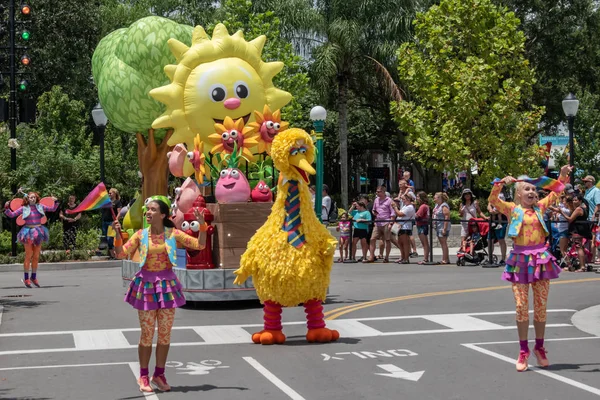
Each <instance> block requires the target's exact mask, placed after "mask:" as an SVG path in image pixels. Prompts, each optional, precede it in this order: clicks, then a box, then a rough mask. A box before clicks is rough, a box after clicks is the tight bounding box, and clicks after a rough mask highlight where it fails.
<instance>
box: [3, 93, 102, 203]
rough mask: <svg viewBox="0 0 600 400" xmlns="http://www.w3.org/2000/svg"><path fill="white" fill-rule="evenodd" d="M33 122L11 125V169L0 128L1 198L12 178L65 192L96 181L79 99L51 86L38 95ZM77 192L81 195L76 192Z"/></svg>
mask: <svg viewBox="0 0 600 400" xmlns="http://www.w3.org/2000/svg"><path fill="white" fill-rule="evenodd" d="M38 113H39V116H38V119H37V123H36V124H32V125H26V124H21V125H19V126H18V130H17V140H18V142H19V145H20V148H19V149H18V150H17V170H16V171H14V172H10V173H9V172H8V171H10V151H9V150H10V149H9V148H8V146H6V143H7V142H8V138H9V137H10V134H9V132H8V130H6V129H5V130H3V131H2V133H1V134H0V136H1V138H0V141H1V143H3V146H1V147H0V171H4V172H3V173H1V174H0V181H1V182H2V194H3V197H4V198H10V197H12V196H13V195H14V193H10V192H9V188H10V187H11V185H12V184H15V185H17V187H22V188H24V189H26V190H35V191H38V192H40V194H42V195H50V194H53V195H54V196H56V197H58V198H65V197H66V196H67V195H68V194H70V193H77V194H78V195H79V196H81V195H86V194H87V193H88V192H89V190H90V188H91V187H93V186H94V185H95V184H96V183H97V182H98V175H99V168H98V165H99V157H98V152H97V148H94V147H92V143H91V141H92V138H91V136H90V135H89V131H88V130H87V119H86V116H87V112H86V110H85V105H84V103H83V102H82V101H79V100H72V99H71V98H70V97H69V96H68V95H67V94H66V93H64V91H63V89H62V88H60V87H58V86H55V87H53V88H52V90H51V91H49V92H47V93H44V94H43V95H42V96H41V97H40V99H39V101H38ZM80 198H81V197H80Z"/></svg>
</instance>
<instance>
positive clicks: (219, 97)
mask: <svg viewBox="0 0 600 400" xmlns="http://www.w3.org/2000/svg"><path fill="white" fill-rule="evenodd" d="M225 97H227V89H225V86H223V85H221V84H220V83H217V84H214V85H212V86H211V87H210V98H211V99H212V101H214V102H215V103H218V102H220V101H223V100H225Z"/></svg>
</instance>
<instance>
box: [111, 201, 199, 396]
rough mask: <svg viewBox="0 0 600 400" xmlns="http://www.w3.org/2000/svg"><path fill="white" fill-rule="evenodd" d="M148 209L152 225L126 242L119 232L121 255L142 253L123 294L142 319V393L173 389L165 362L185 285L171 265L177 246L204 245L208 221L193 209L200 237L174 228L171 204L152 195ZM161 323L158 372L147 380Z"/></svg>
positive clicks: (117, 245)
mask: <svg viewBox="0 0 600 400" xmlns="http://www.w3.org/2000/svg"><path fill="white" fill-rule="evenodd" d="M166 201H168V200H166ZM146 207H147V211H146V222H147V223H148V225H149V227H148V228H147V229H141V230H139V231H137V232H136V233H134V234H133V235H132V236H131V238H130V239H129V240H128V241H127V243H126V244H125V245H123V240H122V239H121V237H120V236H117V237H116V238H115V251H116V253H117V254H116V255H117V258H126V257H127V256H131V255H133V254H134V253H135V251H136V250H139V252H140V264H139V265H140V270H139V271H138V272H137V273H136V274H135V277H134V278H133V280H132V281H131V284H130V285H129V290H128V291H127V295H126V296H125V301H126V302H128V303H129V304H131V305H132V306H133V308H135V309H136V310H138V317H139V320H140V328H141V337H140V342H139V345H138V355H139V361H140V378H139V379H138V384H139V386H140V391H141V392H152V387H151V386H150V383H152V384H153V385H155V386H156V387H157V388H158V389H159V390H161V391H169V390H171V387H170V386H169V384H168V383H167V379H166V378H165V365H166V362H167V355H168V353H169V345H170V343H171V329H172V328H173V321H174V319H175V308H177V307H181V306H183V305H184V304H185V297H183V293H182V292H181V288H182V286H181V283H179V280H178V279H177V276H176V275H175V272H173V266H175V265H176V264H177V257H176V249H177V244H180V245H182V246H183V247H186V248H189V249H193V250H202V249H204V247H205V244H206V231H207V230H208V225H207V224H206V223H205V222H204V215H203V214H202V213H201V212H200V211H199V210H198V209H194V216H195V217H196V221H193V222H192V226H193V225H195V224H197V228H198V231H199V236H198V238H197V239H196V238H195V237H192V236H189V235H186V234H185V233H183V232H181V231H179V230H177V229H174V226H175V225H174V224H173V221H171V220H170V219H169V215H170V214H171V213H170V204H167V203H165V201H163V200H158V199H154V198H151V201H149V202H148V203H147V204H146ZM114 227H115V230H116V231H117V232H119V231H120V229H121V225H120V224H119V222H118V221H115V222H114ZM157 324H158V341H157V345H156V368H155V369H154V375H153V376H152V378H151V379H149V378H148V366H149V363H150V358H151V357H152V340H153V336H154V330H155V326H156V325H157Z"/></svg>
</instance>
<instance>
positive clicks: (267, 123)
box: [265, 121, 274, 129]
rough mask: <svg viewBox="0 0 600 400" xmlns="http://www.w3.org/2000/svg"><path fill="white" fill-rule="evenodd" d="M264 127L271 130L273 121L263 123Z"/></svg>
mask: <svg viewBox="0 0 600 400" xmlns="http://www.w3.org/2000/svg"><path fill="white" fill-rule="evenodd" d="M265 125H267V128H269V129H273V125H274V124H273V121H267V122H266V123H265Z"/></svg>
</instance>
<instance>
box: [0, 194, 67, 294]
mask: <svg viewBox="0 0 600 400" xmlns="http://www.w3.org/2000/svg"><path fill="white" fill-rule="evenodd" d="M57 208H58V202H57V199H56V198H55V197H44V198H43V199H41V198H40V195H39V194H37V193H36V192H29V193H28V194H27V196H25V198H23V200H21V199H15V200H13V201H11V202H7V203H6V204H5V205H4V213H5V214H6V215H7V216H8V217H9V218H17V225H19V226H23V228H21V230H20V231H19V234H18V235H17V240H18V241H19V242H20V243H22V244H23V247H24V248H25V261H24V263H23V283H24V284H25V286H27V287H28V288H31V284H34V285H35V286H37V287H40V283H39V281H38V279H37V269H38V261H39V259H40V252H41V251H42V243H43V242H47V241H48V239H49V238H50V235H49V233H48V228H46V227H45V226H44V224H45V223H46V220H47V218H46V213H47V212H54V211H56V209H57ZM30 266H31V278H30V276H29V268H30Z"/></svg>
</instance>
